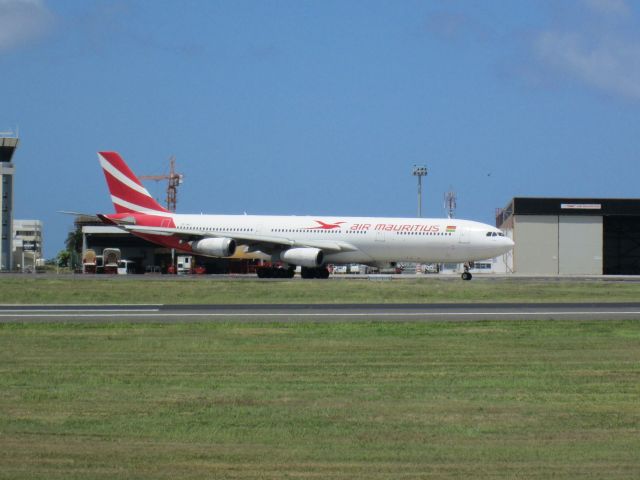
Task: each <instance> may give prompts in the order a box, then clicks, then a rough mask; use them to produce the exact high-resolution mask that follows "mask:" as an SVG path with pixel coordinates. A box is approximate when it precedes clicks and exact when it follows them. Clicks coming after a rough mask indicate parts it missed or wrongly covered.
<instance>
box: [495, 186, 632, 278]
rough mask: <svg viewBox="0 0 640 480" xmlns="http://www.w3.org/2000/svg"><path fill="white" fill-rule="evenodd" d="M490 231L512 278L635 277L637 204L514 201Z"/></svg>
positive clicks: (629, 201)
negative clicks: (503, 240)
mask: <svg viewBox="0 0 640 480" xmlns="http://www.w3.org/2000/svg"><path fill="white" fill-rule="evenodd" d="M496 225H497V226H498V227H499V228H501V229H502V230H503V231H505V232H506V234H507V235H508V236H510V237H511V238H512V239H513V240H514V241H515V244H516V245H515V248H514V249H513V252H512V253H511V254H510V258H508V259H507V266H508V268H509V269H510V270H511V271H513V272H514V273H522V274H540V275H558V274H560V275H563V274H566V275H602V274H605V275H639V274H640V199H611V198H522V197H516V198H514V199H513V200H511V202H510V203H509V204H508V205H507V207H506V208H504V209H503V210H501V211H500V212H499V213H498V216H497V218H496Z"/></svg>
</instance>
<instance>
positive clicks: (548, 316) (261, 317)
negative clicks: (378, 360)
mask: <svg viewBox="0 0 640 480" xmlns="http://www.w3.org/2000/svg"><path fill="white" fill-rule="evenodd" d="M620 319H626V320H628V319H633V320H640V302H634V303H539V304H531V303H506V304H505V303H492V304H487V303H484V304H477V303H476V304H430V305H429V304H427V305H425V304H340V305H336V304H323V305H313V304H305V305H248V304H247V305H15V306H10V305H3V306H0V323H64V322H70V323H113V322H131V323H186V322H357V321H360V322H362V321H378V322H407V321H410V322H443V321H447V322H460V321H480V320H603V321H604V320H620Z"/></svg>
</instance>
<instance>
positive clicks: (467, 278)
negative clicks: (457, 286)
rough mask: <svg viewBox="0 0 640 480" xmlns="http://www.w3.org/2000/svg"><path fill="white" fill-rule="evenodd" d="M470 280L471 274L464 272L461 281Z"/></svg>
mask: <svg viewBox="0 0 640 480" xmlns="http://www.w3.org/2000/svg"><path fill="white" fill-rule="evenodd" d="M472 278H473V275H471V273H469V272H464V273H463V274H462V279H463V280H471V279H472Z"/></svg>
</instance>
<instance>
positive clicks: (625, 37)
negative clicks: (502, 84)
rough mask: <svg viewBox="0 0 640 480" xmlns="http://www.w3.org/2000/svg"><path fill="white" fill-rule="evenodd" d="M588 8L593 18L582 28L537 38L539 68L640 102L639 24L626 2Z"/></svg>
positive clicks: (601, 0) (591, 2)
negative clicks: (606, 18) (605, 17)
mask: <svg viewBox="0 0 640 480" xmlns="http://www.w3.org/2000/svg"><path fill="white" fill-rule="evenodd" d="M583 5H586V7H587V8H586V13H587V16H586V17H585V19H584V20H583V21H582V22H580V23H579V24H578V25H575V24H573V25H572V27H564V28H563V27H562V26H561V25H560V26H558V25H556V26H555V28H553V29H549V30H545V31H541V32H538V33H537V34H536V35H535V36H534V40H533V52H534V55H535V57H536V59H537V61H538V63H539V64H540V65H542V66H543V67H544V68H545V69H546V70H547V72H548V73H551V74H556V75H557V74H560V75H562V76H564V77H565V78H570V79H573V80H577V81H579V82H580V83H583V84H585V85H587V86H589V87H591V88H594V89H597V90H599V91H602V92H605V93H607V94H613V95H616V96H620V97H623V98H627V99H631V100H634V101H640V36H639V35H638V33H637V32H638V24H639V22H638V19H637V18H635V17H634V15H633V12H632V10H631V8H630V7H629V6H628V5H627V3H626V2H624V1H623V0H584V3H583ZM602 15H607V16H608V18H609V21H608V22H604V21H602V18H601V16H602Z"/></svg>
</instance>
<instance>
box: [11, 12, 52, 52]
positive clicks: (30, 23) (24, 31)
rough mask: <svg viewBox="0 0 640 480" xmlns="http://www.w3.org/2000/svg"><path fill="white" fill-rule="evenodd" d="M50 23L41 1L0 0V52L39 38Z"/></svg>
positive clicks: (50, 18) (49, 13) (50, 15)
mask: <svg viewBox="0 0 640 480" xmlns="http://www.w3.org/2000/svg"><path fill="white" fill-rule="evenodd" d="M52 21H53V14H52V13H51V12H50V11H49V10H48V9H47V7H46V6H45V5H44V2H43V1H42V0H0V52H2V51H8V50H11V49H14V48H17V47H20V46H22V45H24V44H27V43H29V42H31V41H33V40H35V39H37V38H40V37H41V36H42V35H44V34H45V33H46V32H47V30H48V29H49V27H50V26H51V23H52Z"/></svg>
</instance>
